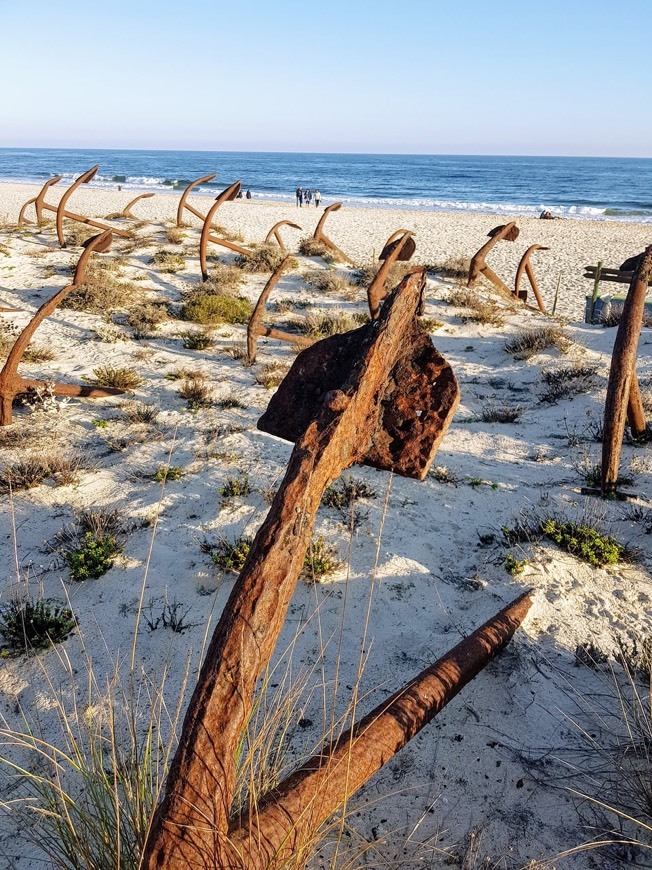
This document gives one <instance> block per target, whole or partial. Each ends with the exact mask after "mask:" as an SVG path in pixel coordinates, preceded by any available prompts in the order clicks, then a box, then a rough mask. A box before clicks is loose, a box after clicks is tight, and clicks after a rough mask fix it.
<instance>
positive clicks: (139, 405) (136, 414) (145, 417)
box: [122, 402, 161, 424]
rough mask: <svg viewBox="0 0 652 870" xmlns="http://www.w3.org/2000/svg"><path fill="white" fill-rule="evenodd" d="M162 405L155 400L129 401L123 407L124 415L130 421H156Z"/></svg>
mask: <svg viewBox="0 0 652 870" xmlns="http://www.w3.org/2000/svg"><path fill="white" fill-rule="evenodd" d="M160 413H161V406H160V405H157V404H155V403H154V402H129V403H127V404H126V405H125V406H124V407H123V408H122V416H123V417H124V418H125V420H126V421H127V422H128V423H146V424H150V423H155V422H156V418H157V417H158V415H159V414H160Z"/></svg>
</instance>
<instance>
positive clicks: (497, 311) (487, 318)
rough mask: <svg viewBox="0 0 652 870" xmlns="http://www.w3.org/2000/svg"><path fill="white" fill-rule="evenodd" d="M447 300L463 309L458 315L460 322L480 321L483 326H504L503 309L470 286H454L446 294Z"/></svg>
mask: <svg viewBox="0 0 652 870" xmlns="http://www.w3.org/2000/svg"><path fill="white" fill-rule="evenodd" d="M448 302H449V304H450V305H454V306H455V307H456V308H461V309H463V310H462V312H461V313H460V314H458V317H459V318H460V320H461V321H462V323H481V324H484V325H485V326H504V324H505V317H504V311H503V309H501V308H500V307H499V306H498V305H497V304H496V303H495V302H493V301H492V300H490V299H483V298H482V296H480V295H479V294H478V291H477V290H473V289H472V288H470V287H462V286H460V287H455V288H454V289H453V290H451V292H450V293H449V294H448Z"/></svg>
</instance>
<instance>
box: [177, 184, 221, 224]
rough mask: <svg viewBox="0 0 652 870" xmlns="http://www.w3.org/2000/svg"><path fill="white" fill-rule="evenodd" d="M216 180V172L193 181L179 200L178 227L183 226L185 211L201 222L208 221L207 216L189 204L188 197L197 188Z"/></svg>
mask: <svg viewBox="0 0 652 870" xmlns="http://www.w3.org/2000/svg"><path fill="white" fill-rule="evenodd" d="M214 178H215V173H214V172H213V173H212V174H211V175H203V176H202V177H201V178H196V179H195V180H194V181H191V182H190V184H189V185H188V187H186V189H185V190H184V192H183V193H182V194H181V199H180V200H179V207H178V208H177V226H178V227H181V226H183V212H184V209H185V210H186V211H189V212H190V214H194V216H195V217H197V218H199V220H200V221H202V223H203V222H204V221H205V220H206V215H204V214H202V213H201V212H200V211H197V209H196V208H195V207H194V206H192V205H190V203H188V201H187V200H188V196H189V195H190V193H191V191H192V190H194V189H195V187H197V186H198V185H200V184H205V183H206V182H208V181H212V180H213V179H214Z"/></svg>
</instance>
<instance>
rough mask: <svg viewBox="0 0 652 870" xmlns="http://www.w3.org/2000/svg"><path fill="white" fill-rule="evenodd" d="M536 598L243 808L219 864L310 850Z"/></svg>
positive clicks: (522, 599) (273, 861)
mask: <svg viewBox="0 0 652 870" xmlns="http://www.w3.org/2000/svg"><path fill="white" fill-rule="evenodd" d="M531 603H532V600H531V597H530V593H529V592H525V593H523V594H522V595H520V596H519V597H518V598H516V599H515V600H514V601H512V602H511V603H510V604H508V605H507V607H505V608H503V609H502V610H501V611H499V612H498V613H497V614H495V616H493V617H492V618H491V619H489V620H487V622H485V623H484V625H482V626H480V628H478V629H476V631H474V632H473V634H471V635H469V636H468V637H466V638H464V639H463V640H462V641H460V643H458V644H457V646H455V647H453V649H451V650H449V651H448V652H447V653H446V654H445V655H444V656H442V657H441V658H440V659H439V660H438V661H436V662H435V663H434V664H432V665H431V666H430V667H428V668H426V669H425V670H423V671H422V672H421V673H420V674H418V676H416V677H414V679H412V680H411V681H410V682H409V683H408V684H407V685H406V686H403V688H402V689H400V690H399V691H398V692H396V693H395V694H394V695H392V696H391V697H390V698H388V699H387V700H385V701H383V702H382V703H381V704H379V705H378V706H377V707H376V708H375V709H374V710H372V711H371V712H370V713H368V714H367V715H366V716H365V717H364V718H363V719H361V720H360V721H359V722H357V723H356V724H355V725H354V727H353V728H352V729H350V730H349V731H347V732H346V733H344V734H342V735H341V737H339V738H338V739H337V740H335V741H333V742H331V743H327V744H325V745H324V746H323V747H322V748H321V750H320V751H319V752H318V753H317V754H316V755H315V756H313V757H312V758H311V759H310V760H309V761H308V762H306V763H305V764H304V765H302V767H301V768H299V769H298V770H296V771H294V773H292V774H291V775H290V776H289V777H288V778H287V779H285V780H283V781H282V782H281V783H280V784H279V785H278V786H276V788H275V789H274V791H273V793H272V794H271V795H269V796H267V797H266V798H265V797H264V798H263V800H262V801H261V802H259V803H258V804H257V806H255V807H252V808H251V810H250V811H248V812H245V813H243V815H242V817H241V818H239V819H238V820H237V821H236V822H233V823H232V826H231V829H230V830H229V848H230V850H231V855H230V859H227V861H226V862H224V863H222V864H221V865H219V866H221V867H224V868H226V867H228V868H229V870H231V868H233V870H235V868H239V870H240V868H243V867H246V868H257V870H258V868H261V870H262V868H268V867H274V866H282V864H283V862H284V861H289V860H290V859H291V858H295V859H296V857H297V856H306V857H307V856H308V855H309V850H310V847H311V845H312V844H313V843H314V840H315V837H316V835H317V833H318V831H319V828H320V827H321V825H323V823H324V822H325V821H326V820H327V819H328V818H329V817H330V816H331V815H332V814H333V813H335V812H337V810H338V809H340V807H342V806H343V805H344V803H345V801H347V800H348V798H349V796H350V795H352V794H354V793H355V792H356V791H357V790H358V789H359V788H361V787H362V786H363V785H364V784H365V783H366V782H367V781H368V780H369V779H370V778H371V777H372V776H373V775H374V774H375V773H376V772H377V771H378V770H380V768H381V767H382V766H383V765H384V764H386V763H387V762H388V761H389V760H390V759H391V758H393V756H394V755H395V754H396V753H397V752H398V751H399V750H401V749H402V748H403V747H404V746H405V745H406V743H408V741H410V740H411V739H412V738H413V737H414V736H415V735H416V734H418V732H419V731H420V730H421V729H422V728H424V727H425V726H426V725H427V724H428V723H429V722H430V721H431V720H432V719H433V718H434V717H435V716H436V715H437V713H439V712H440V711H441V710H442V709H443V708H444V707H445V706H446V704H448V703H449V701H451V700H452V699H453V698H454V697H455V696H456V695H457V694H458V693H459V692H460V691H461V690H462V689H463V688H464V686H466V685H467V683H469V682H470V681H471V680H472V679H474V677H476V676H477V675H478V674H479V673H480V671H481V670H482V669H483V668H484V667H486V665H487V664H488V663H489V662H490V661H491V660H492V659H493V658H495V656H497V655H498V654H499V653H500V652H501V651H502V650H503V649H504V648H505V646H506V645H507V644H508V643H509V641H510V640H511V639H512V637H513V635H514V633H515V631H516V629H517V628H518V627H519V626H520V624H521V623H522V621H523V619H524V618H525V616H526V615H527V613H528V610H529V609H530V606H531ZM302 863H303V862H300V866H301V864H302Z"/></svg>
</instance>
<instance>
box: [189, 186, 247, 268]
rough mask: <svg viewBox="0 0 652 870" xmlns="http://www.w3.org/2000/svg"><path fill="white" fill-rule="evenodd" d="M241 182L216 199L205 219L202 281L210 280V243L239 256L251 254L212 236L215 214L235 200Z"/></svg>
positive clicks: (228, 188) (201, 241)
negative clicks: (222, 206)
mask: <svg viewBox="0 0 652 870" xmlns="http://www.w3.org/2000/svg"><path fill="white" fill-rule="evenodd" d="M240 185H241V182H239V181H235V182H234V183H233V184H232V185H230V186H229V187H227V188H226V190H223V191H222V193H220V195H219V196H218V197H217V198H216V200H215V202H214V203H213V205H212V206H211V208H210V209H209V211H208V214H207V215H206V217H205V219H204V226H203V227H202V231H201V236H200V239H199V265H200V268H201V277H202V281H207V280H208V265H207V259H206V248H207V246H208V243H209V242H212V243H213V244H215V245H222V247H224V248H228V249H229V250H230V251H237V252H238V253H239V254H242V255H243V256H245V257H246V256H247V255H248V254H250V253H251V251H249V250H248V249H247V248H243V247H242V246H241V245H236V244H234V243H233V242H229V241H227V240H226V239H221V238H220V237H219V236H214V235H212V234H211V230H212V229H214V227H213V226H212V224H213V218H214V216H215V212H216V211H217V210H218V208H219V207H220V206H221V205H222V204H223V203H225V202H230V201H231V200H233V199H235V198H236V196H237V195H238V193H239V192H240Z"/></svg>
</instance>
